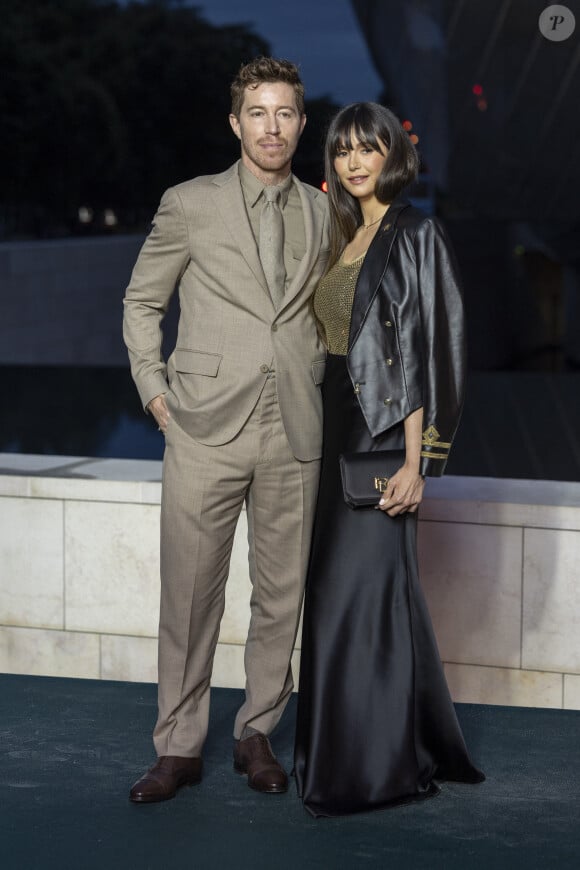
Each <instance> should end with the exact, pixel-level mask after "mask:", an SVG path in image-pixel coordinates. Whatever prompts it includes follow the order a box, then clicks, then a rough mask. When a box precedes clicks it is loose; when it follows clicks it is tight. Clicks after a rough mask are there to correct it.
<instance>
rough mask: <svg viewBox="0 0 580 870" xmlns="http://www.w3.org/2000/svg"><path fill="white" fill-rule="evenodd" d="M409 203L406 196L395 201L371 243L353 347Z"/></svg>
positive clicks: (361, 280) (353, 323) (360, 286)
mask: <svg viewBox="0 0 580 870" xmlns="http://www.w3.org/2000/svg"><path fill="white" fill-rule="evenodd" d="M408 205H409V203H408V202H406V201H404V200H399V201H395V202H393V204H392V205H391V206H390V208H389V209H388V211H387V212H386V214H385V216H384V218H383V219H382V221H381V225H380V227H379V229H378V232H377V234H376V235H375V237H374V239H373V240H372V242H371V244H370V245H369V249H368V251H367V255H366V257H365V258H364V262H363V265H362V268H361V270H360V273H359V276H358V281H357V284H356V290H355V294H354V302H353V306H352V315H351V320H350V333H349V340H348V347H349V350H350V348H351V347H352V346H353V344H354V343H355V341H356V340H357V338H358V335H359V332H360V330H361V327H362V325H363V323H364V320H365V317H366V313H367V311H368V310H369V308H370V305H371V303H372V301H373V299H374V298H375V295H376V293H377V291H378V289H379V287H380V286H381V281H382V279H383V275H384V273H385V270H386V268H387V264H388V262H389V257H390V255H391V248H392V246H393V242H394V240H395V236H396V234H397V220H398V219H399V215H400V214H401V212H402V211H403V209H405V208H407V206H408Z"/></svg>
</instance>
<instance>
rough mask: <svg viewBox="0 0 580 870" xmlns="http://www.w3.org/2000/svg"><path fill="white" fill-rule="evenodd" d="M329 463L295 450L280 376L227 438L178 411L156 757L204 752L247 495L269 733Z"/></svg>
mask: <svg viewBox="0 0 580 870" xmlns="http://www.w3.org/2000/svg"><path fill="white" fill-rule="evenodd" d="M319 466H320V461H319V460H314V461H311V462H300V461H298V460H297V459H295V457H294V455H293V453H292V451H291V449H290V446H289V443H288V440H287V437H286V433H285V431H284V426H283V423H282V419H281V416H280V411H279V407H278V401H277V395H276V379H275V376H274V374H273V373H272V374H270V376H269V377H268V378H267V379H266V382H265V386H264V389H263V391H262V393H261V395H260V398H259V400H258V402H257V405H256V406H255V408H254V410H253V412H252V414H251V415H250V417H249V419H248V420H247V421H246V423H245V425H244V426H243V428H242V429H241V431H240V432H239V433H238V435H237V436H236V437H235V438H233V440H232V441H230V442H229V443H227V444H223V445H218V446H208V445H204V444H200V443H198V442H196V441H194V440H193V439H192V438H190V436H188V435H187V434H186V433H185V432H184V431H183V430H182V429H181V428H180V427H179V426H178V425H177V423H176V422H175V420H173V419H171V420H170V422H169V427H168V431H167V436H166V449H165V456H164V462H163V490H162V507H161V616H160V626H159V718H158V721H157V724H156V726H155V730H154V735H153V739H154V743H155V748H156V750H157V754H158V755H180V756H185V757H193V756H198V755H200V754H201V751H202V747H203V744H204V740H205V737H206V734H207V725H208V716H209V688H210V678H211V671H212V664H213V658H214V653H215V648H216V644H217V639H218V633H219V626H220V620H221V617H222V614H223V610H224V600H225V585H226V580H227V577H228V571H229V562H230V555H231V550H232V544H233V538H234V532H235V528H236V524H237V521H238V518H239V515H240V512H241V510H242V507H243V504H244V501H245V502H246V508H247V516H248V527H249V534H248V538H249V567H250V578H251V581H252V595H251V602H250V603H251V618H250V627H249V632H248V637H247V642H246V648H245V668H246V697H245V702H244V704H243V705H242V707H241V708H240V710H239V712H238V714H237V717H236V721H235V725H234V737H236V738H239V737H240V736H241V734H242V732H243V730H244V728H245V727H246V726H249V727H251V728H254V729H256V730H257V731H261V732H262V733H265V734H269V733H270V732H271V731H272V729H273V728H274V727H275V725H276V724H277V722H278V720H279V719H280V716H281V715H282V712H283V710H284V707H285V705H286V702H287V701H288V698H289V696H290V693H291V691H292V687H293V680H292V673H291V669H290V657H291V654H292V650H293V647H294V642H295V639H296V631H297V627H298V620H299V616H300V608H301V604H302V594H303V588H304V578H305V574H306V567H307V560H308V554H309V548H310V536H311V531H312V522H313V517H314V506H315V499H316V490H317V485H318V476H319Z"/></svg>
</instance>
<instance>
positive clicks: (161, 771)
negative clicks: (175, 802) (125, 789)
mask: <svg viewBox="0 0 580 870" xmlns="http://www.w3.org/2000/svg"><path fill="white" fill-rule="evenodd" d="M198 782H201V758H181V756H179V755H161V756H160V757H159V758H158V759H157V762H156V763H155V764H154V765H153V767H151V768H149V770H148V771H147V773H146V774H145V776H142V777H141V779H138V780H137V782H136V783H135V785H134V786H133V788H132V789H131V792H130V794H129V800H132V801H135V803H142V804H146V803H147V804H148V803H154V802H155V801H168V800H169V799H170V798H172V797H175V795H176V793H177V789H178V788H180V787H181V786H182V785H195V784H196V783H198Z"/></svg>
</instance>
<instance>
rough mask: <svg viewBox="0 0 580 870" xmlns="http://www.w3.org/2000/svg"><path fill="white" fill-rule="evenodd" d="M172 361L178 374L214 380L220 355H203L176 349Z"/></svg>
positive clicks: (197, 352)
mask: <svg viewBox="0 0 580 870" xmlns="http://www.w3.org/2000/svg"><path fill="white" fill-rule="evenodd" d="M174 359H175V369H176V371H178V372H186V373H187V374H192V375H207V376H208V377H210V378H215V377H216V375H217V373H218V370H219V367H220V363H221V361H222V355H221V353H203V352H202V351H200V350H184V349H183V348H181V349H178V348H176V349H175V354H174Z"/></svg>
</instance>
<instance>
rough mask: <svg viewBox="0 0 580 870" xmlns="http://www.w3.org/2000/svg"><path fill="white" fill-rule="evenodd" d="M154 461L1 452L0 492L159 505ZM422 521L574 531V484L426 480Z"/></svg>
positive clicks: (577, 512)
mask: <svg viewBox="0 0 580 870" xmlns="http://www.w3.org/2000/svg"><path fill="white" fill-rule="evenodd" d="M161 465H162V464H161V462H160V461H154V460H143V459H95V458H91V457H76V456H39V455H31V454H18V453H0V496H7V497H11V496H23V497H28V498H61V499H79V500H82V501H116V502H129V503H131V502H134V503H138V504H158V503H159V502H160V499H161ZM421 520H422V521H425V522H430V521H431V522H462V523H475V524H481V525H502V526H526V527H531V528H556V529H570V530H580V482H565V481H550V480H511V479H500V478H488V477H456V476H453V475H448V476H447V477H442V478H430V479H429V480H428V483H427V488H426V495H425V501H424V503H423V505H422V509H421Z"/></svg>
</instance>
